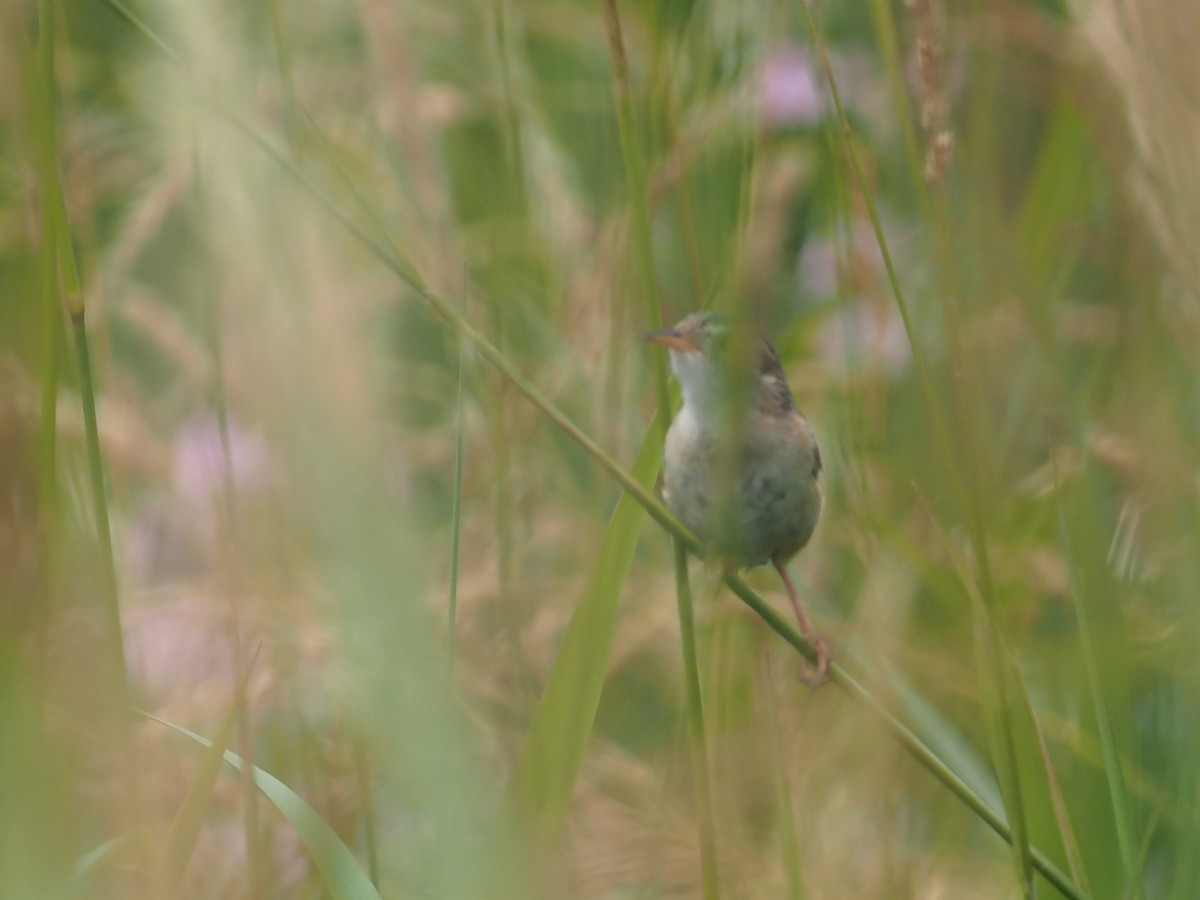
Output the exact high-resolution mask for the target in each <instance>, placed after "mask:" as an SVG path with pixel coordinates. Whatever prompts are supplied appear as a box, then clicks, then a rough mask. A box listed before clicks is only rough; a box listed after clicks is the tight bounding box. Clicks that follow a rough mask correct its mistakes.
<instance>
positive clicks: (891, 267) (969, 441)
mask: <svg viewBox="0 0 1200 900" xmlns="http://www.w3.org/2000/svg"><path fill="white" fill-rule="evenodd" d="M800 5H801V8H802V9H803V11H804V16H805V19H806V21H807V24H808V27H809V30H810V33H811V34H812V38H813V44H814V46H815V48H816V50H817V58H818V62H819V65H820V67H821V70H822V72H823V74H824V76H825V79H826V81H827V82H828V84H829V90H830V94H831V96H832V98H833V103H834V108H835V110H836V112H837V118H838V122H839V124H840V126H841V130H842V137H843V140H844V142H845V145H846V150H847V153H848V154H849V156H850V162H851V166H852V168H853V170H854V174H855V177H856V179H857V181H858V184H859V189H860V191H861V193H862V196H863V200H864V203H865V204H866V207H867V213H868V216H869V218H870V220H871V228H872V230H873V231H874V233H875V239H876V242H877V244H878V245H879V251H880V255H881V256H882V258H883V262H884V268H885V270H886V272H887V276H888V281H889V283H890V285H891V288H892V294H893V296H894V298H895V300H896V306H897V309H898V311H899V313H900V318H901V321H902V323H903V325H904V331H905V335H906V336H907V338H908V343H909V347H910V349H911V351H912V355H913V363H914V366H915V367H916V370H917V377H918V381H919V382H920V385H921V390H922V393H923V394H924V396H925V401H926V407H927V409H928V412H929V414H930V415H931V417H932V418H933V425H934V433H935V437H936V438H937V443H938V445H940V447H941V451H942V457H943V462H944V469H945V471H946V473H947V474H948V476H949V481H950V483H951V487H952V490H953V494H954V496H955V497H956V499H957V500H958V504H959V508H960V509H961V510H962V511H963V513H964V517H965V519H966V522H967V527H968V532H969V534H970V538H971V544H972V547H973V550H974V556H975V563H976V566H977V570H978V581H979V588H980V592H981V594H982V598H983V603H984V606H985V608H986V609H987V616H986V619H987V623H988V626H989V628H990V629H991V631H992V632H993V634H992V638H991V639H990V641H989V642H988V646H991V647H997V646H1002V645H1004V643H1005V642H1004V640H1003V635H1002V634H1001V633H1000V627H999V623H998V622H997V621H996V619H995V616H994V614H993V612H992V610H993V609H994V603H993V598H994V592H993V589H992V578H991V569H990V565H989V562H988V551H987V541H986V539H985V536H984V526H983V514H982V501H981V497H980V491H979V489H978V487H979V486H978V485H977V484H976V483H975V482H974V481H973V482H972V483H971V486H970V488H968V485H967V482H966V480H965V478H964V475H963V472H962V470H961V469H960V467H959V462H958V460H959V456H960V454H957V453H955V450H954V443H953V441H952V438H951V430H950V428H949V425H948V423H947V421H946V416H945V413H944V411H943V409H942V404H941V402H940V401H939V400H938V397H937V394H936V393H935V391H934V388H933V381H932V377H931V375H930V370H929V364H928V361H927V360H926V359H925V355H924V352H923V350H922V349H921V345H920V343H919V341H918V340H917V337H916V332H915V329H914V326H913V322H912V316H911V311H910V310H909V308H908V303H907V301H906V300H905V297H904V292H903V289H902V288H901V287H900V280H899V277H898V276H897V273H896V268H895V264H894V262H893V260H892V255H891V251H890V249H889V247H888V242H887V237H886V235H885V234H884V231H883V225H882V222H881V220H880V218H879V212H878V209H877V208H876V205H875V200H874V198H873V196H872V195H871V191H870V188H869V186H868V184H867V179H866V175H865V173H864V172H863V168H862V162H861V160H860V159H859V156H858V151H857V150H856V149H855V146H854V140H853V133H852V131H851V128H850V121H849V119H848V117H847V116H846V111H845V108H844V107H843V105H842V100H841V95H840V93H839V91H838V87H837V79H836V78H835V77H834V75H833V69H832V67H831V66H830V63H829V54H828V52H827V51H826V48H825V42H824V40H823V38H822V36H821V32H820V29H819V28H818V27H817V23H816V19H815V17H814V15H813V12H812V8H811V5H810V3H809V0H800ZM934 207H935V215H934V218H935V219H936V220H937V222H938V225H939V226H940V227H938V228H937V229H936V230H937V232H938V233H939V234H940V235H942V236H948V233H949V232H948V229H947V228H946V227H945V222H946V218H945V213H944V207H942V206H941V204H940V202H935V203H934ZM943 246H945V244H943ZM946 309H947V320H948V323H949V325H950V331H951V334H950V335H949V340H948V344H949V346H950V348H951V351H952V352H955V351H956V350H957V348H959V347H960V346H961V342H960V341H958V339H957V337H958V329H957V318H956V311H955V307H954V304H953V302H952V299H951V300H948V302H947V305H946ZM955 399H956V400H957V401H958V402H957V403H956V407H957V408H956V412H957V413H958V416H957V417H956V420H958V421H963V422H964V423H965V424H964V427H963V428H962V429H960V436H961V438H962V443H963V444H964V445H965V446H964V452H965V455H966V457H967V458H975V457H976V454H974V453H973V452H972V448H973V446H974V440H973V437H974V428H973V422H974V416H973V413H972V407H971V404H969V403H966V402H964V401H963V400H962V398H961V395H956V396H955ZM987 671H988V672H989V674H990V677H991V678H992V679H993V684H994V688H995V690H996V692H997V697H998V699H999V701H1000V709H1001V710H1002V713H1003V714H1002V721H1001V722H999V723H998V725H999V731H1000V734H999V737H1000V743H999V744H998V749H1000V751H1001V752H1000V757H1001V758H1000V759H998V760H996V761H995V762H996V764H997V765H998V766H1000V765H1003V766H1004V767H1005V768H1006V771H1005V772H1004V775H1003V777H1002V779H1001V784H1002V785H1003V784H1008V785H1009V786H1010V787H1011V789H1010V790H1007V791H1005V792H1004V796H1005V803H1006V806H1008V807H1009V812H1010V816H1011V818H1012V829H1013V830H1012V835H1013V840H1012V845H1013V848H1014V850H1015V851H1016V862H1017V867H1018V871H1019V872H1020V875H1021V884H1022V888H1023V890H1025V891H1026V894H1027V895H1028V894H1029V893H1030V892H1032V890H1033V881H1032V870H1033V866H1032V857H1031V855H1030V847H1029V843H1028V828H1027V826H1026V824H1025V813H1024V804H1023V802H1022V799H1021V778H1020V772H1019V770H1018V768H1017V763H1016V744H1015V738H1014V736H1013V733H1012V723H1011V717H1010V714H1009V713H1008V709H1009V707H1010V704H1009V701H1008V689H1007V685H1006V679H1005V676H1004V670H1003V663H1002V662H1001V661H1000V659H999V657H998V656H992V659H991V662H990V664H989V666H988V670H987Z"/></svg>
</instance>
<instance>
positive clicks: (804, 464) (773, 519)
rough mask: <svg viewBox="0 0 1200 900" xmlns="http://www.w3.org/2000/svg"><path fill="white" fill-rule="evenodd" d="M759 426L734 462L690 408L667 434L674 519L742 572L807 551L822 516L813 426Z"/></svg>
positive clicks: (768, 422) (668, 493)
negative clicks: (732, 561) (806, 546)
mask: <svg viewBox="0 0 1200 900" xmlns="http://www.w3.org/2000/svg"><path fill="white" fill-rule="evenodd" d="M755 425H756V427H755V428H754V429H752V431H753V432H754V438H753V439H751V440H748V441H746V442H744V443H743V445H742V446H741V447H740V448H739V451H740V452H739V453H738V455H737V457H736V459H735V460H732V461H731V460H730V458H729V455H728V454H727V453H723V452H722V448H721V445H720V443H719V438H718V436H717V435H716V434H715V433H713V432H712V431H710V430H707V429H704V428H703V427H702V426H701V425H700V423H699V422H698V421H697V419H696V417H695V416H694V415H693V414H692V413H691V412H690V411H689V410H688V408H687V406H686V405H685V406H684V407H683V409H681V410H680V412H679V415H677V416H676V418H675V421H674V422H673V423H672V424H671V429H670V431H669V432H668V434H667V446H666V465H665V471H664V473H663V487H664V499H665V500H666V502H667V505H668V507H669V508H670V509H671V511H672V512H674V513H675V515H677V516H678V517H679V518H680V520H681V521H683V523H684V524H685V525H687V526H688V528H690V529H691V530H692V531H693V532H695V533H696V536H697V537H698V538H700V540H701V541H702V542H704V543H705V544H706V545H708V546H709V547H710V548H712V549H714V550H716V551H717V552H718V553H720V554H722V555H725V556H729V557H732V558H733V559H734V560H736V561H737V562H738V563H739V564H741V565H743V566H755V565H761V564H763V563H766V562H769V561H770V560H771V559H773V558H778V559H780V560H786V559H787V558H789V557H791V556H792V555H794V554H795V553H797V552H798V551H799V550H800V548H801V547H803V546H804V545H805V544H806V543H808V540H809V538H810V537H811V536H812V532H813V529H814V528H815V527H816V524H817V520H818V519H819V518H820V515H821V492H820V488H819V486H818V482H817V472H818V470H819V464H818V457H817V450H816V442H815V439H814V438H813V435H812V431H811V430H810V429H809V427H808V424H807V423H806V422H805V421H804V420H803V419H802V418H800V417H798V416H794V415H793V416H788V417H778V418H776V417H771V418H768V419H764V420H761V421H759V422H756V423H755ZM730 462H732V463H733V464H732V465H731V464H730ZM731 475H733V476H734V477H732V479H731ZM731 481H732V484H731V483H730V482H731Z"/></svg>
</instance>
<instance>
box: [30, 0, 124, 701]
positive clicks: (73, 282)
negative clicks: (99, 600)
mask: <svg viewBox="0 0 1200 900" xmlns="http://www.w3.org/2000/svg"><path fill="white" fill-rule="evenodd" d="M38 15H39V34H38V50H39V54H38V56H39V63H40V64H39V75H40V80H41V88H40V92H39V93H40V95H41V96H40V100H41V104H42V105H43V108H42V109H41V116H42V118H43V124H42V141H43V146H42V147H40V148H39V149H40V154H41V157H42V160H41V163H42V165H41V170H42V171H41V174H42V177H43V179H44V180H43V183H42V204H43V206H42V209H43V212H44V214H45V216H46V218H45V220H44V221H43V222H42V229H43V235H44V236H45V235H46V234H47V233H52V236H51V237H50V238H49V245H50V247H51V248H52V249H53V250H54V254H55V256H54V259H53V260H50V259H49V258H48V257H44V258H43V266H44V267H45V271H44V273H43V275H44V277H46V278H47V279H48V281H49V282H50V286H51V294H52V296H51V297H50V298H48V299H50V300H51V301H52V302H53V303H54V315H55V318H57V315H58V313H57V310H58V308H59V307H58V291H57V285H58V283H59V281H58V279H59V278H61V285H62V289H63V292H64V293H65V296H66V304H67V312H68V314H69V315H70V318H71V324H72V329H73V332H74V338H75V349H76V362H77V364H78V368H79V388H80V390H79V395H80V403H81V405H82V407H83V419H84V430H85V441H86V451H87V458H88V474H89V480H90V482H91V489H92V503H93V512H94V515H95V524H96V536H97V538H98V541H99V545H100V555H101V560H100V586H101V592H102V594H103V604H104V610H103V616H104V620H105V628H106V630H107V632H108V633H107V642H108V645H109V652H110V654H111V656H112V663H113V668H114V670H115V672H114V677H115V682H114V684H115V687H116V692H117V698H118V701H119V702H118V705H117V709H118V710H119V717H120V719H121V721H122V722H124V723H127V720H128V716H127V715H126V713H127V710H128V707H129V702H128V699H129V698H128V689H127V684H126V666H125V642H124V637H123V636H122V633H121V610H120V601H119V595H118V592H117V569H116V561H115V559H114V556H113V545H112V531H111V529H110V526H109V520H108V500H107V496H106V493H105V487H104V464H103V461H102V457H101V452H100V431H99V428H98V426H97V421H96V395H95V383H94V381H93V378H92V365H91V356H90V353H89V350H88V337H87V328H86V325H85V315H84V301H83V292H82V289H81V286H80V280H79V267H78V265H77V264H76V262H75V251H74V247H73V246H72V243H71V233H70V228H69V226H68V224H67V216H66V205H65V202H64V199H63V192H62V182H61V179H60V177H59V172H58V144H57V130H56V128H55V122H54V118H55V115H56V112H55V110H56V102H55V98H56V96H57V91H56V89H55V82H54V80H53V79H54V27H55V26H54V3H53V0H39V3H38ZM44 249H45V248H44ZM51 265H53V266H54V268H55V269H56V271H55V272H50V267H51ZM49 315H50V313H49V312H47V316H49ZM54 340H55V341H57V336H55V338H54ZM43 388H44V389H45V390H47V391H49V392H50V393H54V391H55V390H56V382H55V383H54V384H51V383H47V382H43ZM53 409H54V407H53V403H52V401H50V400H48V399H47V398H45V397H43V407H42V414H43V417H45V416H46V415H47V414H48V413H49V412H52V411H53ZM52 425H53V423H52V422H51V421H47V420H45V418H44V419H43V422H42V428H43V433H42V440H43V441H44V444H43V447H42V449H43V450H44V451H45V452H47V453H50V452H53V451H52V445H53V443H54V441H53V440H51V439H50V437H49V433H48V429H50V428H51V427H52ZM44 462H45V461H43V463H44ZM43 477H46V476H45V475H44V476H43ZM52 490H53V489H52Z"/></svg>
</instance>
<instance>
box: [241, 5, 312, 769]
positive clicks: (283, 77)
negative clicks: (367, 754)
mask: <svg viewBox="0 0 1200 900" xmlns="http://www.w3.org/2000/svg"><path fill="white" fill-rule="evenodd" d="M281 2H282V0H267V10H268V12H270V19H271V37H272V38H274V39H275V59H276V63H277V64H278V66H279V86H280V88H281V90H282V92H283V105H284V120H285V121H286V122H287V130H288V138H289V139H290V140H291V143H292V148H293V149H294V150H296V151H299V150H300V144H299V139H300V127H299V122H298V121H297V110H298V109H299V104H298V103H297V101H296V78H295V75H294V67H293V65H292V48H291V45H290V44H289V43H288V41H287V34H286V32H285V31H284V27H283V10H282V9H281V8H280V4H281ZM250 764H251V765H253V762H251V763H250Z"/></svg>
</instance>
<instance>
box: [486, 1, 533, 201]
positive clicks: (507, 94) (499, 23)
mask: <svg viewBox="0 0 1200 900" xmlns="http://www.w3.org/2000/svg"><path fill="white" fill-rule="evenodd" d="M492 10H493V13H494V15H495V20H496V21H495V29H496V56H497V57H498V63H499V67H500V104H501V117H502V118H503V120H504V132H505V135H504V136H505V150H506V151H507V152H508V165H509V167H510V168H511V169H512V172H513V175H514V176H515V177H516V179H517V192H518V193H519V194H520V195H521V197H523V198H525V199H528V195H529V190H528V187H527V181H526V177H525V146H524V141H523V140H522V139H521V125H520V121H519V119H518V118H517V103H516V95H515V94H514V92H513V75H512V59H511V57H510V55H509V52H508V45H509V37H508V10H507V0H495V2H494V3H493V4H492Z"/></svg>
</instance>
